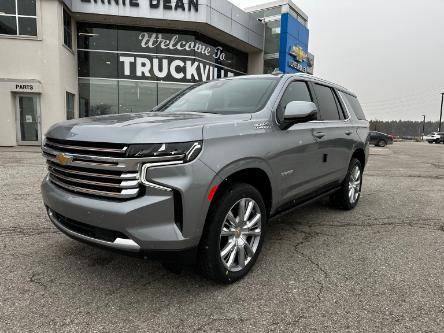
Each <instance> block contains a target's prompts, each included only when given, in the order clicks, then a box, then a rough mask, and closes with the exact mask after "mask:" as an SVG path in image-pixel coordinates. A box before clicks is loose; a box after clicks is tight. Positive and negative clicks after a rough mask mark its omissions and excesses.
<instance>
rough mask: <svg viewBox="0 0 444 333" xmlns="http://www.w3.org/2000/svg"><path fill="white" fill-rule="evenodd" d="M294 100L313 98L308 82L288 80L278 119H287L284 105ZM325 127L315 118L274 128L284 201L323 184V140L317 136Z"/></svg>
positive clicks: (275, 160) (278, 110) (275, 165)
mask: <svg viewBox="0 0 444 333" xmlns="http://www.w3.org/2000/svg"><path fill="white" fill-rule="evenodd" d="M292 101H305V102H313V98H312V95H311V93H310V89H309V86H308V85H307V83H306V82H304V81H297V80H296V81H293V82H290V83H289V84H288V86H287V88H286V90H285V92H284V94H283V96H282V98H281V101H280V103H279V105H278V107H277V110H276V120H277V121H278V123H280V124H282V123H283V122H284V112H285V108H286V107H287V105H288V103H290V102H292ZM323 129H324V124H323V123H322V122H317V121H313V122H307V123H300V124H295V125H293V126H291V127H290V128H287V129H282V130H280V131H279V130H278V131H276V132H275V133H276V135H277V137H278V138H277V140H276V142H279V149H280V153H279V154H277V155H276V157H275V158H274V159H273V160H272V166H273V169H274V171H275V173H276V174H277V175H278V177H279V179H280V182H279V187H280V200H281V202H283V203H287V202H290V201H292V200H298V199H299V198H303V197H304V196H306V195H308V194H310V193H313V192H314V191H315V190H317V189H319V188H320V187H321V186H322V185H323V184H322V177H321V176H322V170H323V169H322V168H321V167H320V166H319V164H320V163H322V154H321V152H320V149H319V144H320V140H319V139H318V138H317V137H316V135H317V133H318V132H322V131H323Z"/></svg>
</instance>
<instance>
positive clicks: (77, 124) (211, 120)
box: [46, 112, 251, 144]
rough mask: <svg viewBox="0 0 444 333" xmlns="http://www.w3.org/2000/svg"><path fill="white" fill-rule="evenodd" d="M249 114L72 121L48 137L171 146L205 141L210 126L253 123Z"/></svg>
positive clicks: (157, 114)
mask: <svg viewBox="0 0 444 333" xmlns="http://www.w3.org/2000/svg"><path fill="white" fill-rule="evenodd" d="M250 119H251V115H250V114H235V115H218V114H208V113H207V114H205V113H193V112H186V113H167V112H144V113H127V114H120V115H109V116H99V117H90V118H82V119H75V120H69V121H65V122H62V123H58V124H56V125H54V126H52V127H51V128H50V129H49V130H48V132H47V133H46V136H47V137H50V138H54V139H61V140H73V141H88V142H108V143H128V144H130V143H168V142H187V141H195V140H202V128H203V126H204V125H207V124H216V123H227V122H230V123H232V122H239V121H245V120H250Z"/></svg>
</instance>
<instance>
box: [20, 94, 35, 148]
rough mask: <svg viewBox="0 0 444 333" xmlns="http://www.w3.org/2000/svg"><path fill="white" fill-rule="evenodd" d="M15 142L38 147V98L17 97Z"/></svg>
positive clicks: (30, 96)
mask: <svg viewBox="0 0 444 333" xmlns="http://www.w3.org/2000/svg"><path fill="white" fill-rule="evenodd" d="M16 108H17V117H16V119H17V142H18V144H21V145H39V144H40V142H41V133H40V96H39V95H30V94H29V95H23V94H20V95H17V96H16Z"/></svg>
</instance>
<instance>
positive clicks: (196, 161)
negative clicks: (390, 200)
mask: <svg viewBox="0 0 444 333" xmlns="http://www.w3.org/2000/svg"><path fill="white" fill-rule="evenodd" d="M368 127H369V124H368V122H367V120H366V119H365V116H364V114H363V112H362V109H361V106H360V104H359V102H358V100H357V98H356V96H355V95H354V94H353V93H351V92H350V91H348V90H346V89H344V88H342V87H340V86H337V85H335V84H332V83H329V82H327V81H324V80H321V79H317V78H315V77H312V76H308V75H302V74H297V75H281V74H279V75H260V76H244V77H237V78H229V79H222V80H216V81H210V82H206V83H198V84H195V85H193V86H191V87H188V88H186V89H185V90H183V91H181V92H179V93H178V94H176V95H174V96H172V97H171V98H169V99H168V100H166V101H165V102H163V103H162V104H160V105H159V106H157V107H156V108H155V109H154V110H152V111H150V112H145V113H135V114H120V115H108V116H100V117H92V118H84V119H79V120H73V121H67V122H63V123H59V124H57V125H55V126H53V127H51V128H50V129H49V131H48V132H47V134H46V139H45V141H44V143H43V147H42V149H43V155H44V157H45V158H46V159H47V164H48V170H49V173H48V175H47V176H46V177H45V179H44V180H43V183H42V195H43V201H44V203H45V206H46V207H47V211H48V215H49V218H50V220H51V221H52V223H54V225H55V226H56V227H57V228H58V229H60V230H61V231H62V232H64V233H65V234H66V235H68V236H70V237H72V238H74V239H76V240H79V241H83V242H86V243H89V244H92V245H97V246H101V247H105V248H108V249H113V250H117V251H121V252H125V253H132V254H135V255H138V256H142V257H147V258H151V257H153V258H155V257H158V258H160V259H161V260H162V261H163V262H164V263H165V265H166V266H167V267H169V268H174V267H176V268H177V267H179V266H180V265H183V264H185V263H188V262H189V263H192V262H194V263H196V264H197V266H198V267H199V268H200V271H201V272H202V273H203V274H204V275H206V276H207V277H209V278H211V279H214V280H216V281H219V282H223V283H230V282H234V281H236V280H238V279H240V278H242V277H243V276H245V275H246V274H247V273H248V271H249V270H250V269H251V267H252V266H253V265H254V263H255V262H256V260H257V258H258V255H259V253H260V251H261V247H262V244H263V241H264V237H265V234H266V230H267V224H268V221H269V220H270V219H271V218H273V217H276V216H278V215H280V214H283V213H285V212H287V211H288V210H290V209H293V208H295V207H297V206H300V205H302V204H306V203H308V202H311V201H313V200H315V199H318V198H320V197H323V196H330V198H331V201H332V203H333V204H334V205H336V206H338V207H340V208H342V209H345V210H349V209H353V208H354V207H355V206H356V205H357V203H358V200H359V197H360V193H361V186H362V174H363V171H364V167H365V165H366V162H367V157H368V149H369V148H368V147H369V145H368V133H369V130H368Z"/></svg>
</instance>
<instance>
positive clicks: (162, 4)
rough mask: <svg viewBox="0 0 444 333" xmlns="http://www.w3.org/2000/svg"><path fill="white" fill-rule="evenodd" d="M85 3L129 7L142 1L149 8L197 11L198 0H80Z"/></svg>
mask: <svg viewBox="0 0 444 333" xmlns="http://www.w3.org/2000/svg"><path fill="white" fill-rule="evenodd" d="M80 1H81V2H85V3H101V4H103V5H117V6H120V5H121V6H129V7H140V4H141V3H142V2H147V3H149V8H152V9H159V8H163V9H164V10H173V9H174V10H181V11H186V10H188V11H189V12H190V11H192V10H194V11H195V12H198V11H199V0H188V3H185V2H184V0H80Z"/></svg>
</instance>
